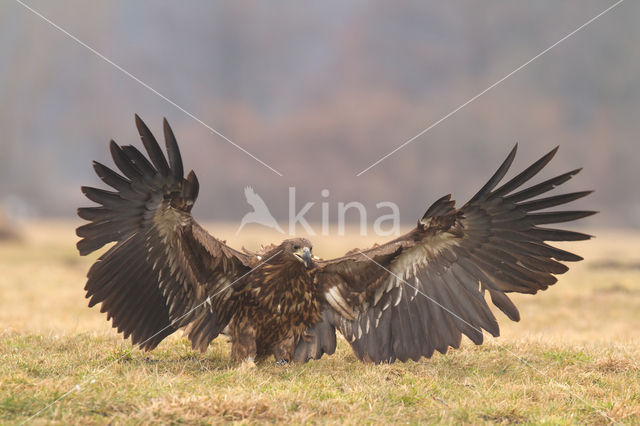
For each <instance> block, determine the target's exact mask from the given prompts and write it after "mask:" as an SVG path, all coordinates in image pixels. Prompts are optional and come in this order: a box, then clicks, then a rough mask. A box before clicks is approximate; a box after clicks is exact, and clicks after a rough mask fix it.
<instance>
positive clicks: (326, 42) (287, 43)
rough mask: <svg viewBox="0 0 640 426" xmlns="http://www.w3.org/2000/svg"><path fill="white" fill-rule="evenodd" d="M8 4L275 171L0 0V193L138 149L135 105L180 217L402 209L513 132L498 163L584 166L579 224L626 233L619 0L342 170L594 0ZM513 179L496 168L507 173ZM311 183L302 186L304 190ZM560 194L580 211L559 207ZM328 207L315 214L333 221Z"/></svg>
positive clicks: (11, 210)
mask: <svg viewBox="0 0 640 426" xmlns="http://www.w3.org/2000/svg"><path fill="white" fill-rule="evenodd" d="M28 4H29V5H30V6H31V7H34V8H35V9H37V10H38V11H40V12H41V13H42V14H43V15H45V16H46V17H48V18H49V19H51V20H52V21H53V22H55V23H56V24H57V25H60V26H61V27H62V28H64V29H66V30H68V31H69V32H70V33H71V34H73V35H75V36H77V37H78V38H79V39H80V40H82V41H83V42H85V43H87V44H88V45H89V46H91V47H93V48H95V49H96V50H97V51H99V52H101V53H102V54H104V55H105V56H106V57H108V58H109V59H110V60H112V61H113V62H115V63H116V64H118V65H120V66H121V67H123V68H124V69H126V70H127V71H128V72H130V73H132V74H133V75H135V76H136V77H138V78H139V79H141V80H142V81H144V82H145V83H146V84H148V85H150V86H151V87H153V88H154V89H156V90H157V91H158V92H160V93H162V94H163V95H165V96H167V97H168V98H170V99H172V100H173V101H175V102H176V103H177V104H179V105H180V106H182V107H183V108H185V109H186V110H188V111H189V112H191V113H193V114H194V115H195V116H197V117H198V118H200V119H201V120H202V121H204V122H205V123H207V124H208V125H210V126H212V127H213V128H215V129H217V130H218V131H220V132H222V133H223V134H225V135H226V136H227V137H229V138H230V139H231V140H233V141H234V142H236V143H237V144H239V145H240V146H242V147H244V148H246V149H247V150H248V151H250V152H251V153H253V154H254V155H256V156H257V157H258V158H260V159H262V160H263V161H265V162H266V163H268V164H269V165H271V166H272V167H274V168H275V169H277V170H279V171H280V172H282V173H283V175H284V176H282V177H280V176H278V175H276V174H275V173H273V172H272V171H270V170H269V169H267V168H265V167H264V166H262V165H260V164H259V163H257V162H256V161H255V160H253V159H252V158H250V157H249V156H247V155H246V154H244V153H242V152H241V151H239V150H238V149H236V148H235V147H233V146H232V145H231V144H229V143H228V142H226V141H224V140H222V139H221V138H219V137H217V136H215V135H213V134H212V133H211V132H210V131H209V130H208V129H207V128H206V127H204V126H202V125H201V124H200V123H198V122H197V121H195V120H193V119H192V118H190V117H188V116H187V115H185V114H184V113H183V112H181V111H180V110H178V109H176V108H175V107H174V106H172V105H171V104H170V103H168V102H166V101H165V100H163V99H161V98H160V97H159V96H157V95H156V94H154V93H152V92H151V91H149V90H147V89H146V88H144V87H143V86H142V85H140V84H139V83H137V82H135V81H133V80H132V79H131V78H129V77H127V76H126V75H124V74H123V73H122V72H120V71H119V70H117V69H116V68H114V67H113V66H112V65H110V64H108V63H106V62H105V61H103V60H102V59H100V58H99V57H98V56H96V55H95V54H93V53H91V52H90V51H89V50H87V49H86V48H84V47H82V46H80V45H79V44H78V43H76V42H75V41H73V40H72V39H70V38H69V37H67V36H66V35H64V34H63V33H62V32H60V31H58V30H56V29H55V28H53V27H52V26H51V25H49V24H48V23H46V22H45V21H43V20H42V19H41V18H39V17H37V16H36V15H34V14H33V13H31V12H30V11H28V10H27V9H25V8H24V7H23V6H21V5H20V4H19V3H17V2H14V1H10V0H5V1H3V2H1V3H0V130H1V136H0V204H3V205H4V208H5V210H6V212H7V213H8V214H9V215H12V216H13V217H18V218H20V217H33V216H36V217H41V216H55V217H72V216H73V215H74V212H75V208H76V207H78V206H80V205H87V201H86V200H84V199H83V197H82V195H81V193H80V190H79V187H80V185H86V184H92V185H96V184H98V180H97V178H96V177H95V176H94V175H93V172H92V170H91V167H90V165H91V163H90V162H91V160H93V159H95V160H99V161H101V162H104V163H106V164H112V163H111V160H110V159H109V158H108V145H107V143H108V141H109V139H111V138H113V139H115V140H116V141H118V142H119V143H135V144H138V145H139V140H138V138H137V133H136V130H135V127H134V123H133V114H134V112H137V113H138V114H140V115H141V116H142V118H143V119H145V121H146V122H147V124H148V125H149V126H150V128H151V129H152V130H153V131H154V132H155V133H156V134H157V135H158V136H160V135H161V129H162V126H161V118H162V117H163V116H166V117H167V118H168V119H169V121H170V123H171V124H172V126H173V128H174V132H175V133H176V135H177V137H178V140H179V142H180V143H181V148H182V151H183V158H184V161H185V167H186V168H187V169H191V168H193V169H195V170H196V172H197V174H198V176H199V179H200V183H201V192H200V198H199V201H198V204H197V205H196V209H195V213H196V216H197V217H199V218H201V219H207V220H225V221H235V220H239V217H241V216H242V215H243V214H244V213H245V212H246V211H248V206H247V205H246V202H245V199H244V195H243V187H244V186H246V185H251V186H253V187H254V188H255V189H256V191H257V192H258V193H259V194H260V195H261V196H262V197H263V198H264V199H265V201H266V202H267V204H268V205H269V207H270V208H271V210H272V212H273V213H274V215H275V217H276V218H277V219H278V220H280V221H283V222H286V220H287V217H288V187H290V186H295V187H296V190H297V192H296V195H297V202H298V208H299V207H301V206H302V205H303V204H304V203H306V202H307V201H314V202H316V206H315V207H314V208H313V209H312V210H311V211H310V213H309V215H307V217H308V218H309V219H310V220H314V219H315V220H318V219H319V217H320V214H321V211H320V207H319V203H320V202H322V201H326V202H329V203H333V204H331V206H332V207H331V210H330V211H331V214H334V215H335V211H336V210H337V209H336V208H335V205H337V202H339V201H343V202H348V201H360V202H363V203H365V205H367V206H370V207H371V208H372V210H371V211H372V212H374V213H375V211H376V210H375V204H376V203H377V202H380V201H383V200H389V201H393V202H395V203H397V204H398V205H399V206H400V209H401V214H402V219H403V221H404V222H406V223H410V222H413V221H414V220H415V219H416V218H417V217H419V215H421V214H422V213H423V211H424V209H425V208H426V207H427V205H428V204H430V203H431V202H432V201H433V200H434V199H435V198H436V197H439V196H441V195H444V194H446V193H449V192H453V193H454V197H455V198H456V199H457V200H458V201H459V203H461V202H464V201H465V199H466V198H467V197H469V196H471V195H472V193H473V192H474V191H475V190H477V189H478V188H479V187H480V186H481V185H482V184H483V183H484V181H485V180H486V179H487V178H488V177H489V176H490V175H491V173H492V172H493V171H494V170H495V168H496V167H497V166H498V165H499V163H500V162H501V161H502V160H503V158H504V157H505V156H506V155H507V153H508V151H509V149H510V148H511V147H512V146H513V144H514V143H515V142H519V143H520V155H519V157H518V158H517V159H516V168H518V169H519V168H521V167H524V166H526V165H528V164H527V163H530V162H532V161H533V160H535V159H537V158H538V157H539V156H541V155H542V154H544V153H545V152H546V151H548V150H549V149H551V148H553V147H554V146H556V145H558V144H559V145H560V146H561V149H560V152H559V154H558V155H557V158H556V159H555V160H554V162H552V163H551V165H550V167H549V168H548V169H549V170H548V171H547V177H549V174H550V173H554V174H559V173H562V172H565V171H567V170H569V169H573V168H576V167H580V166H584V167H585V170H584V171H583V172H582V173H581V174H580V175H578V177H577V178H575V179H574V180H573V181H571V182H570V183H569V184H568V185H567V190H581V189H595V190H596V193H595V194H594V195H593V196H591V197H590V198H588V199H587V200H585V201H583V202H582V207H584V206H588V207H589V208H594V209H599V210H601V211H602V214H600V215H597V216H595V217H593V218H591V219H589V222H586V223H588V224H589V225H593V226H628V227H636V228H638V227H640V197H639V194H640V190H639V189H638V183H639V182H640V167H638V160H639V157H640V142H639V141H638V134H639V132H640V120H639V118H640V117H639V115H638V110H639V106H640V80H639V78H640V55H639V54H638V46H639V45H640V26H638V25H637V24H638V16H640V3H638V2H631V1H630V2H624V3H622V4H621V5H620V6H619V7H617V8H615V9H614V10H612V11H611V12H610V13H609V14H606V15H604V16H603V17H602V18H600V19H599V20H597V21H595V22H594V23H592V24H591V25H589V26H588V27H586V28H585V29H584V30H582V31H580V32H578V33H577V34H576V35H575V36H573V37H571V38H569V39H568V40H566V41H565V42H563V43H561V44H560V45H558V46H557V47H556V48H554V49H553V50H551V51H550V52H549V53H547V54H546V55H544V56H542V57H541V58H539V59H538V60H536V61H534V62H533V63H531V64H530V65H529V66H527V67H526V68H524V69H523V70H522V71H520V72H518V73H517V74H515V75H513V76H512V77H511V78H509V79H507V80H506V81H504V82H503V83H502V84H501V85H499V86H497V87H496V88H494V89H493V90H491V91H490V92H488V93H487V94H485V95H484V96H482V97H481V98H479V99H477V100H476V101H475V102H473V103H472V104H470V105H468V106H467V107H466V108H464V109H463V110H461V111H460V112H458V113H457V114H455V115H454V116H452V117H451V118H449V119H448V120H446V121H444V122H443V123H441V124H440V125H439V126H437V127H435V128H434V129H432V130H431V131H429V132H428V133H426V134H425V135H423V136H422V137H420V138H419V139H417V140H416V141H415V142H413V143H412V144H410V145H408V146H407V147H405V148H404V149H402V150H400V151H399V152H397V153H396V154H394V155H393V156H391V157H390V158H388V159H387V160H386V161H384V162H382V163H380V164H379V165H378V166H376V167H374V168H372V169H371V170H369V171H367V172H366V173H364V174H363V175H362V176H360V177H356V174H357V173H358V172H360V171H361V170H363V169H365V168H366V167H367V166H369V165H370V164H371V163H373V162H374V161H376V160H377V159H378V158H380V157H381V156H383V155H385V154H387V153H388V152H389V151H391V150H392V149H395V148H396V147H397V146H398V145H400V144H402V143H403V142H405V141H406V140H408V139H409V138H411V137H413V136H414V135H415V134H417V133H418V132H420V131H421V130H423V129H424V128H426V127H427V126H429V125H430V124H431V123H433V122H435V121H436V120H438V119H440V118H441V117H442V116H444V115H445V114H447V113H449V112H450V111H451V110H453V109H454V108H456V107H457V106H459V105H460V104H462V103H463V102H465V101H467V100H468V99H469V98H471V97H472V96H474V95H476V94H477V93H479V92H480V91H482V90H484V89H485V88H487V87H488V86H489V85H491V84H493V83H494V82H496V81H497V80H498V79H500V78H502V77H503V76H504V75H506V74H507V73H509V72H511V71H512V70H514V69H515V68H516V67H518V66H519V65H521V64H522V63H524V62H525V61H527V60H529V59H530V58H532V57H533V56H535V55H536V54H538V53H539V52H541V51H542V50H543V49H545V48H547V47H548V46H550V45H551V44H553V43H555V42H556V41H558V40H559V39H560V38H562V37H564V36H565V35H566V34H567V33H569V32H570V31H572V30H574V29H575V28H577V27H578V26H580V25H582V24H583V23H584V22H586V21H587V20H589V19H590V18H592V17H593V16H595V15H596V14H598V13H599V12H601V11H602V10H604V9H605V8H606V7H608V6H609V5H611V4H612V2H609V1H602V0H572V1H565V2H561V3H559V2H555V1H550V0H545V1H536V2H528V1H526V0H509V1H507V0H504V1H495V2H490V3H488V2H481V1H477V0H465V1H454V2H423V1H399V2H382V1H366V2H365V1H353V2H340V1H334V0H332V1H325V2H297V1H285V2H258V1H250V2H209V1H190V2H174V1H158V2H153V3H151V2H143V1H140V0H136V1H123V0H121V1H92V2H86V1H80V0H75V1H68V0H65V1H58V2H48V1H44V0H38V1H35V0H32V1H29V2H28ZM514 172H515V170H514ZM325 188H326V189H329V191H330V196H329V197H328V198H327V199H325V198H322V197H321V195H320V194H321V191H322V189H325ZM578 207H580V206H578ZM334 218H335V216H334Z"/></svg>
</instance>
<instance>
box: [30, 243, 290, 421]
mask: <svg viewBox="0 0 640 426" xmlns="http://www.w3.org/2000/svg"><path fill="white" fill-rule="evenodd" d="M280 253H282V250H278V252H276V253H275V254H274V255H273V256H270V257H269V258H268V259H267V260H264V261H262V262H260V263H259V264H257V265H256V266H255V267H253V268H251V269H250V270H249V271H247V272H246V273H244V274H243V275H242V276H240V277H239V278H237V279H236V280H234V281H233V282H232V283H230V284H228V285H226V286H225V287H223V288H222V289H221V290H219V291H217V292H215V293H214V294H213V295H211V296H209V297H207V299H205V301H204V302H202V303H200V304H199V305H197V306H195V307H194V308H192V309H191V310H189V312H187V313H185V314H184V315H181V316H180V317H178V318H176V319H175V320H173V321H171V324H169V325H168V326H166V327H164V328H162V329H161V330H159V331H157V332H156V333H155V334H154V335H153V336H151V337H149V338H147V339H145V340H144V341H143V342H140V343H136V344H135V345H133V346H132V347H131V349H129V350H128V351H126V352H125V353H124V354H122V355H120V356H119V357H118V358H116V359H114V360H112V361H111V362H110V363H108V364H107V365H105V366H104V367H103V368H101V369H100V370H98V371H97V372H95V373H93V374H92V375H90V376H89V377H88V378H86V379H84V380H83V381H82V382H80V383H78V384H77V385H75V386H74V387H72V388H71V389H69V390H68V391H67V392H65V393H63V394H62V395H60V396H59V397H58V398H56V399H54V400H53V401H51V402H50V403H49V404H47V405H46V406H45V407H43V408H41V409H40V410H38V411H37V412H35V413H33V414H32V415H31V416H29V417H28V418H27V419H26V420H24V421H23V422H21V423H20V425H23V424H25V423H28V422H29V421H31V420H33V419H34V418H35V417H37V416H38V415H39V414H40V413H42V412H43V411H45V410H46V409H47V408H50V407H51V406H53V405H55V404H56V403H58V402H59V401H61V400H63V399H64V398H66V397H67V396H69V395H71V394H72V393H73V392H74V391H80V390H82V387H83V386H84V385H86V384H87V383H93V382H92V380H93V379H94V378H95V377H97V376H99V375H100V374H102V372H104V371H105V370H106V369H108V368H109V367H111V366H112V365H113V364H114V363H116V362H118V361H120V360H121V359H122V358H124V357H126V356H128V355H129V354H130V353H131V352H133V350H134V349H135V348H136V347H141V346H142V345H144V344H145V343H147V342H148V341H149V340H151V339H153V338H154V337H156V336H157V335H158V334H160V333H162V332H163V331H165V330H166V329H167V328H169V327H171V326H172V325H173V324H175V323H177V322H178V321H180V320H181V319H182V318H184V317H186V316H187V315H189V314H191V313H192V312H193V311H195V310H196V309H199V308H200V307H201V306H202V305H204V304H206V303H208V302H209V300H210V299H211V298H213V297H216V296H217V295H218V294H220V293H222V292H223V291H225V290H226V289H228V288H229V287H231V286H232V285H234V284H235V283H237V282H238V281H240V280H241V279H243V278H244V277H246V276H247V275H249V274H250V273H252V272H253V271H255V270H256V269H258V268H260V267H261V266H262V265H264V264H265V263H267V262H268V261H270V260H271V259H273V258H274V257H276V256H277V255H278V254H280Z"/></svg>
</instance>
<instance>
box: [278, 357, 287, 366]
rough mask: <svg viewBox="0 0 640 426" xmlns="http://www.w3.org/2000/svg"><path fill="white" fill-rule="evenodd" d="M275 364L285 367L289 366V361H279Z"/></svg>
mask: <svg viewBox="0 0 640 426" xmlns="http://www.w3.org/2000/svg"><path fill="white" fill-rule="evenodd" d="M276 364H278V365H279V366H282V367H284V366H285V365H289V361H287V360H286V359H279V360H277V361H276Z"/></svg>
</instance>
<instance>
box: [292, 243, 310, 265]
mask: <svg viewBox="0 0 640 426" xmlns="http://www.w3.org/2000/svg"><path fill="white" fill-rule="evenodd" d="M294 254H295V256H296V257H297V258H298V259H300V261H301V262H302V263H304V266H306V267H307V268H308V267H309V265H311V250H309V247H302V249H301V250H299V251H297V252H295V253H294Z"/></svg>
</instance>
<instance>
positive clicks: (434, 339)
mask: <svg viewBox="0 0 640 426" xmlns="http://www.w3.org/2000/svg"><path fill="white" fill-rule="evenodd" d="M136 126H137V127H138V131H139V133H140V136H141V138H142V142H143V145H144V147H145V149H146V151H147V154H148V159H147V158H146V157H145V156H144V155H143V154H142V153H141V152H140V151H138V150H137V149H136V148H135V147H133V146H119V145H117V144H116V143H115V142H113V141H111V145H110V149H111V154H112V157H113V160H114V162H115V164H116V166H117V167H118V169H120V171H121V173H122V174H119V173H116V172H115V171H113V170H111V169H110V168H108V167H106V166H104V165H102V164H100V163H97V162H94V169H95V171H96V173H97V174H98V176H99V177H100V178H101V179H102V180H103V181H104V182H105V183H106V184H107V185H109V186H111V187H112V188H113V189H114V191H107V190H103V189H97V188H89V187H83V188H82V191H83V192H84V194H85V195H86V196H87V198H89V199H90V200H92V201H94V202H96V203H98V204H99V206H96V207H85V208H80V209H79V210H78V215H79V216H80V217H81V218H83V219H86V220H88V221H89V223H88V224H86V225H83V226H81V227H79V228H78V230H77V234H78V236H79V237H81V238H82V239H81V240H80V241H79V242H78V250H79V251H80V254H82V255H86V254H88V253H91V252H93V251H95V250H98V249H99V248H101V247H102V246H104V245H105V244H108V243H111V242H115V245H113V246H112V247H111V248H110V249H109V250H107V251H106V252H105V253H104V254H102V256H100V258H99V260H98V261H97V262H96V263H95V264H94V265H93V266H92V267H91V269H90V270H89V273H88V281H87V285H86V287H85V290H86V292H87V297H88V298H90V301H89V306H93V305H96V304H98V303H101V312H106V313H107V319H111V320H112V322H113V326H114V327H116V328H117V329H118V332H121V333H123V335H124V337H125V338H128V337H129V336H131V340H132V342H133V343H134V344H136V345H139V347H140V348H141V349H145V350H151V349H153V348H155V347H156V346H157V345H158V344H159V343H160V342H161V341H162V340H163V339H164V338H165V337H166V336H168V335H170V334H171V333H173V332H174V331H176V330H178V329H181V328H182V329H184V330H185V332H186V333H187V335H188V337H189V339H190V340H191V343H192V345H193V347H194V348H197V349H199V350H201V351H205V350H206V349H207V347H208V345H209V343H210V342H211V341H212V340H213V339H215V338H216V337H217V336H218V335H219V334H220V333H221V332H222V330H223V329H225V328H227V330H228V333H229V335H230V336H231V340H232V349H231V352H232V356H233V358H234V359H235V360H237V361H241V360H246V359H254V358H256V357H263V356H267V355H273V356H274V357H275V358H276V360H278V361H287V362H288V361H292V360H294V361H299V362H306V361H308V360H309V359H318V358H320V357H321V356H322V355H323V354H324V353H328V354H331V353H333V352H334V351H335V348H336V330H338V331H339V332H340V333H341V334H342V335H343V336H344V337H345V338H346V339H347V341H349V343H350V344H351V347H352V348H353V351H354V353H355V355H356V356H357V357H358V358H359V359H361V360H363V361H371V362H376V363H379V362H393V361H395V360H396V359H398V360H401V361H406V360H408V359H414V360H417V359H419V358H420V357H423V356H424V357H430V356H431V355H432V354H433V352H434V351H439V352H442V353H445V352H446V351H447V349H448V348H449V347H454V348H457V347H458V346H459V345H460V342H461V337H462V334H464V335H466V336H467V337H468V338H469V339H471V340H472V341H473V342H474V343H476V344H480V343H482V340H483V331H482V330H486V331H487V332H489V333H490V334H492V335H493V336H497V335H498V334H499V328H498V323H497V321H496V319H495V317H494V315H493V313H492V311H491V310H490V309H489V305H488V303H487V301H486V300H485V294H486V293H488V294H489V297H490V299H491V301H492V303H493V304H494V305H495V306H496V307H498V308H499V309H500V310H501V311H503V312H504V313H505V314H506V315H507V316H508V317H509V318H510V319H512V320H514V321H518V320H519V318H520V317H519V313H518V310H517V308H516V307H515V305H514V304H513V303H512V302H511V300H510V299H509V298H508V297H507V295H506V293H509V292H519V293H531V294H534V293H536V292H537V291H538V290H545V289H546V288H547V287H549V286H550V285H552V284H554V283H555V282H556V281H557V279H556V277H555V276H554V275H558V274H562V273H564V272H566V271H567V270H568V268H567V267H566V266H565V265H564V264H563V263H561V262H567V261H578V260H581V257H579V256H577V255H575V254H572V253H569V252H567V251H564V250H561V249H558V248H555V247H553V246H551V245H549V244H547V241H574V240H585V239H588V238H590V236H589V235H586V234H582V233H578V232H573V231H566V230H558V229H549V228H545V227H541V226H539V225H544V224H551V223H561V222H567V221H573V220H576V219H580V218H583V217H586V216H589V215H591V214H593V213H594V212H591V211H548V210H547V209H549V208H552V207H556V206H560V205H563V204H565V203H568V202H570V201H573V200H576V199H578V198H582V197H584V196H586V195H588V194H589V193H590V191H583V192H574V193H569V194H563V195H556V196H550V197H543V198H536V197H538V196H540V195H542V194H545V193H547V192H548V191H550V190H552V189H553V188H555V187H556V186H558V185H560V184H562V183H564V182H566V181H567V180H569V179H570V178H571V177H573V176H574V175H575V174H576V173H578V171H579V169H578V170H574V171H571V172H568V173H565V174H563V175H560V176H557V177H555V178H551V179H548V180H546V181H543V182H542V183H539V184H536V185H533V186H530V187H528V188H525V189H522V186H523V185H524V184H525V183H526V182H527V181H529V180H530V179H531V178H532V177H533V176H535V175H536V174H538V172H540V170H542V168H544V166H546V164H547V163H548V162H549V161H550V160H551V158H552V157H553V156H554V155H555V153H556V151H557V148H556V149H554V150H553V151H551V152H550V153H548V154H547V155H545V156H543V157H542V158H541V159H540V160H538V161H536V162H535V163H534V164H533V165H531V166H530V167H528V168H527V169H526V170H524V171H523V172H522V173H520V174H519V175H517V176H516V177H514V178H513V179H511V180H510V181H508V182H507V183H505V184H503V185H502V186H500V187H497V186H498V184H499V182H500V181H501V180H502V179H503V178H504V176H505V174H506V173H507V170H508V169H509V167H510V166H511V163H512V162H513V159H514V157H515V153H516V147H514V149H513V150H512V151H511V153H510V154H509V156H508V157H507V159H506V160H505V161H504V162H503V164H502V165H501V166H500V168H499V169H498V171H497V172H496V173H495V174H494V175H493V176H492V177H491V179H490V180H489V182H487V183H486V184H485V185H484V186H483V187H482V189H481V190H480V191H479V192H478V193H477V194H476V195H475V196H474V197H473V198H472V199H471V200H470V201H469V202H467V203H466V204H465V205H464V206H463V207H461V208H459V209H456V208H455V202H454V201H453V200H451V197H450V196H449V195H448V196H445V197H442V198H441V199H439V200H437V201H436V202H435V203H434V204H433V205H432V206H431V207H429V209H427V212H426V213H425V214H424V216H423V217H422V218H421V219H420V220H419V221H418V224H417V226H416V227H415V228H414V229H413V230H411V231H410V232H408V233H407V234H405V235H403V236H401V237H399V238H397V239H395V240H393V241H391V242H388V243H386V244H383V245H378V246H375V247H373V248H371V249H369V250H364V251H358V250H354V251H352V252H350V253H349V254H347V255H345V256H344V257H341V258H338V259H333V260H329V261H320V260H318V261H314V260H313V258H312V254H311V253H312V245H311V243H310V242H309V241H308V240H306V239H302V238H296V239H292V240H285V241H284V242H282V243H281V244H280V245H279V246H270V247H269V249H267V250H265V252H264V253H261V254H258V253H249V252H240V251H237V250H234V249H232V248H231V247H229V246H227V245H226V244H225V243H224V242H222V241H220V240H218V239H216V238H214V237H212V236H211V235H209V234H208V233H207V232H206V231H205V230H204V229H203V228H202V227H200V225H199V224H198V223H197V222H196V221H195V220H194V219H193V217H192V216H191V214H190V211H191V208H192V207H193V204H194V202H195V200H196V198H197V195H198V187H199V185H198V180H197V178H196V175H195V173H194V172H193V171H191V172H190V173H189V174H188V175H187V177H186V178H184V177H183V167H182V159H181V157H180V151H179V149H178V144H177V142H176V139H175V137H174V135H173V132H172V131H171V128H170V127H169V125H168V123H167V122H166V120H165V121H164V136H165V142H166V148H167V157H165V155H164V154H163V152H162V150H161V148H160V146H159V145H158V143H157V142H156V140H155V138H154V136H153V135H152V134H151V132H150V131H149V129H148V128H147V126H146V125H145V124H144V123H143V122H142V120H141V119H140V118H139V117H138V116H136ZM540 210H543V211H542V212H540Z"/></svg>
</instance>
